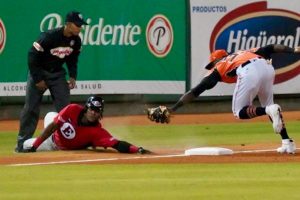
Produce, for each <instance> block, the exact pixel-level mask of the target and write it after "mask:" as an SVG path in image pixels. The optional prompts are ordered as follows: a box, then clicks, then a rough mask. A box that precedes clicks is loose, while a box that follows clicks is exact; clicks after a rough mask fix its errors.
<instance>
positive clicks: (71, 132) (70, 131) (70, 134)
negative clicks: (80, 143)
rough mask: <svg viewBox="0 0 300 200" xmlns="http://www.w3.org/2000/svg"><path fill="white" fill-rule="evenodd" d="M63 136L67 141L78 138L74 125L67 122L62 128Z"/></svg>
mask: <svg viewBox="0 0 300 200" xmlns="http://www.w3.org/2000/svg"><path fill="white" fill-rule="evenodd" d="M60 132H61V134H62V135H63V136H64V138H66V139H69V140H70V139H73V138H74V137H75V136H76V132H75V129H74V127H73V126H72V124H70V123H69V122H65V123H64V124H63V125H62V127H61V128H60Z"/></svg>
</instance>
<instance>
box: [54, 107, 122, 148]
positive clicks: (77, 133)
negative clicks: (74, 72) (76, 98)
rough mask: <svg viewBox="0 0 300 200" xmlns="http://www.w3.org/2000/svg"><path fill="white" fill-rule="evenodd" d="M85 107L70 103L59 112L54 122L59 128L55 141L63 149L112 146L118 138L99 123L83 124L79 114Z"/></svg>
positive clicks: (55, 134)
mask: <svg viewBox="0 0 300 200" xmlns="http://www.w3.org/2000/svg"><path fill="white" fill-rule="evenodd" d="M83 109H84V108H83V107H82V106H80V105H77V104H70V105H68V106H67V107H65V108H64V109H63V110H61V111H60V112H59V114H58V115H57V116H56V117H55V119H54V122H55V123H56V124H58V127H59V128H58V129H57V131H56V132H55V133H54V142H55V144H56V145H57V147H58V148H59V149H61V150H76V149H85V148H87V147H89V146H93V147H97V146H99V147H112V146H114V145H115V144H116V143H117V142H118V140H117V139H115V138H114V137H113V136H112V135H111V134H110V133H109V132H108V131H107V130H105V129H103V128H102V126H101V124H100V123H98V124H96V125H94V126H82V125H80V124H79V123H78V122H79V116H80V114H81V113H82V111H83Z"/></svg>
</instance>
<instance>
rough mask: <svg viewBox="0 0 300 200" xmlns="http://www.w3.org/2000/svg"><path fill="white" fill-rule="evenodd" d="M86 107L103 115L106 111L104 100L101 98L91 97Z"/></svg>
mask: <svg viewBox="0 0 300 200" xmlns="http://www.w3.org/2000/svg"><path fill="white" fill-rule="evenodd" d="M85 107H86V108H90V109H92V110H94V111H96V112H99V113H101V115H102V113H103V111H104V100H103V99H102V98H101V97H99V96H91V97H89V98H88V100H87V101H86V103H85Z"/></svg>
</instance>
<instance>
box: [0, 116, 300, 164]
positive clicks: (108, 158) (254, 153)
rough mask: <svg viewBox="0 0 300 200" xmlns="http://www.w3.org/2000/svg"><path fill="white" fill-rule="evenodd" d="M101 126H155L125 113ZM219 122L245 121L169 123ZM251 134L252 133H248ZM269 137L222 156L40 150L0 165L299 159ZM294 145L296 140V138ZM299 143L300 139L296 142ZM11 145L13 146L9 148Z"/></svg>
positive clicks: (6, 125)
mask: <svg viewBox="0 0 300 200" xmlns="http://www.w3.org/2000/svg"><path fill="white" fill-rule="evenodd" d="M284 119H285V121H290V120H291V121H300V112H299V111H297V112H296V111H294V112H284ZM251 122H265V123H266V126H269V127H270V134H272V128H271V127H272V126H271V124H270V123H269V121H268V119H267V117H259V118H255V119H252V120H248V121H247V123H251ZM102 123H103V125H104V127H106V126H114V125H145V126H147V125H154V123H153V122H150V121H149V120H148V119H147V118H146V116H124V117H105V118H104V120H103V121H102ZM207 123H209V124H212V123H215V124H220V123H222V124H223V123H245V121H242V120H237V119H235V118H234V117H233V115H232V114H231V113H226V114H195V115H194V114H189V115H175V116H174V117H172V119H171V125H172V124H174V125H175V124H177V125H179V124H207ZM42 124H43V121H40V122H39V125H38V129H40V130H41V129H42ZM18 125H19V122H18V121H16V120H14V121H0V131H17V130H18ZM157 126H168V125H166V124H157ZM249 137H251V136H249ZM270 137H278V142H276V143H267V144H266V143H259V144H253V145H244V144H240V145H236V146H222V147H226V148H230V149H232V150H234V151H235V152H237V153H234V154H233V155H222V156H184V155H183V154H184V150H185V149H180V148H178V149H169V148H164V149H151V150H153V151H154V154H151V155H136V154H134V155H133V154H120V153H117V152H115V151H113V150H102V149H99V150H97V152H95V151H89V150H84V151H57V152H42V153H32V154H13V156H4V157H3V156H2V157H1V158H0V164H1V165H48V164H80V163H84V164H87V163H88V164H111V163H114V164H116V163H131V164H133V163H251V162H256V163H257V162H259V163H264V162H300V151H299V149H298V150H297V153H296V154H295V155H281V154H278V153H277V152H275V149H276V148H277V147H278V146H279V142H280V137H279V136H277V135H275V136H274V135H270ZM296 144H297V141H296ZM298 144H299V141H298ZM12 148H13V147H12Z"/></svg>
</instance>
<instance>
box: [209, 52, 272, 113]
mask: <svg viewBox="0 0 300 200" xmlns="http://www.w3.org/2000/svg"><path fill="white" fill-rule="evenodd" d="M255 51H256V49H252V50H249V51H238V52H236V53H234V54H230V55H228V56H226V57H224V58H223V59H222V60H220V61H219V62H217V63H216V64H215V65H214V69H215V70H217V71H218V73H219V74H220V78H221V81H222V82H225V83H236V86H235V89H234V93H233V96H232V111H233V114H234V115H235V116H236V117H239V112H240V110H241V109H242V108H243V107H245V106H251V105H252V104H253V100H254V98H255V97H256V96H258V99H259V102H260V104H261V106H262V107H265V106H268V105H271V104H273V103H274V102H273V82H274V77H275V70H274V68H273V66H272V65H271V64H270V62H269V61H268V60H266V59H264V58H262V57H261V56H260V55H258V54H255ZM232 74H234V75H232Z"/></svg>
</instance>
